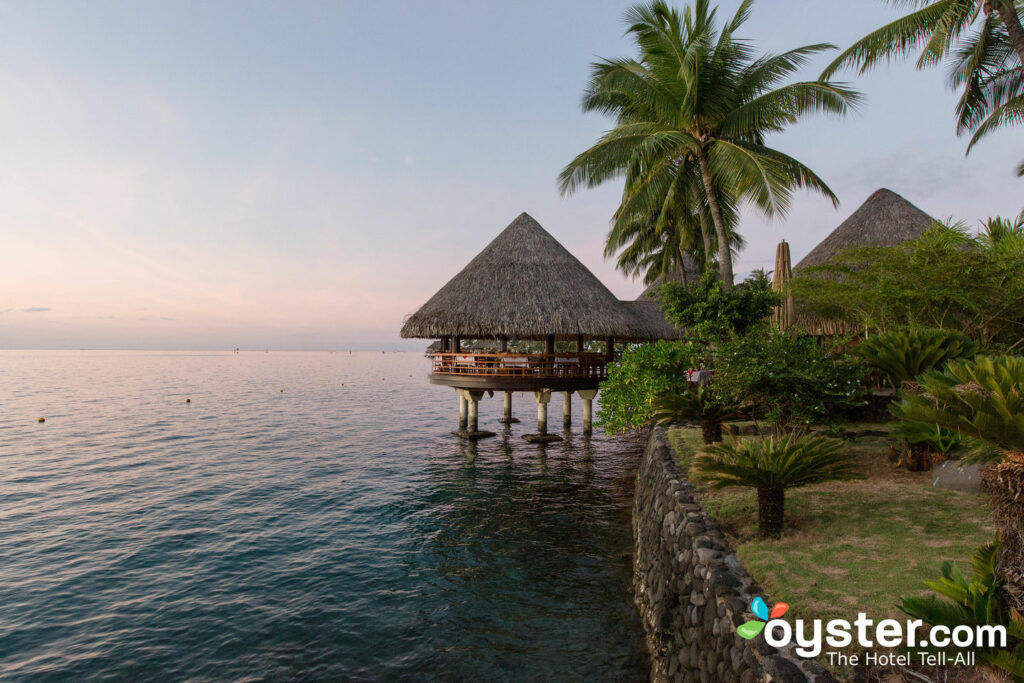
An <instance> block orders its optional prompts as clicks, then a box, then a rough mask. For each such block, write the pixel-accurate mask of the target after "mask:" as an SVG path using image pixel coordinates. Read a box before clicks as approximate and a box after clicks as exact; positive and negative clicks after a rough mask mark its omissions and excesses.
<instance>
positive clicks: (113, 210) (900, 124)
mask: <svg viewBox="0 0 1024 683" xmlns="http://www.w3.org/2000/svg"><path fill="white" fill-rule="evenodd" d="M629 4H631V3H629V2H624V1H613V0H597V1H595V0H585V1H584V0H579V1H574V2H569V1H565V2H548V1H519V2H483V1H480V0H465V1H460V2H455V1H438V2H427V1H425V0H423V1H419V2H412V1H408V2H398V1H395V2H384V1H382V2H340V1H339V2H289V3H284V2H280V3H270V2H237V3H236V2H226V1H225V2H184V1H180V0H179V1H176V2H162V3H157V2H141V3H140V2H108V1H99V2H88V3H86V2H70V1H68V2H50V1H44V0H39V1H35V0H33V1H31V2H30V1H28V0H22V1H20V2H0V92H3V97H2V98H0V138H2V140H3V153H2V154H0V206H2V207H3V210H2V212H0V235H2V239H0V245H2V247H0V348H165V349H199V348H211V349H217V348H233V347H236V346H238V347H242V348H243V349H263V348H269V349H350V348H351V349H399V348H404V349H415V348H420V347H422V346H423V342H418V341H414V342H403V341H401V340H399V339H398V330H399V327H400V325H401V322H402V319H403V317H404V316H405V315H407V314H409V313H411V312H413V311H415V310H416V308H417V307H418V306H420V305H421V304H422V303H423V302H424V301H425V300H426V299H427V298H428V297H429V296H430V295H431V294H432V293H433V292H434V291H436V290H437V289H438V288H439V287H440V286H441V285H443V284H444V283H445V282H446V281H447V280H448V279H449V278H450V277H451V276H452V275H454V274H455V273H456V272H457V271H458V270H459V269H460V268H461V267H462V266H463V265H464V264H465V263H466V262H467V261H468V260H469V259H471V258H472V257H473V256H474V255H475V254H476V253H477V252H478V251H479V250H480V249H481V248H482V247H483V246H484V245H486V244H487V242H489V241H490V240H491V239H492V238H493V237H494V236H495V235H496V234H497V233H498V232H499V231H500V230H501V229H502V228H504V227H505V225H507V224H508V223H509V222H510V221H511V220H512V219H513V218H515V216H516V215H518V214H519V213H520V212H521V211H527V212H529V213H530V214H531V215H533V216H534V217H535V218H536V219H537V220H538V221H540V223H541V224H542V225H544V226H545V227H546V228H547V229H548V230H549V231H550V232H551V233H552V234H553V235H554V236H555V237H556V238H558V239H559V240H560V241H561V242H562V243H563V244H564V245H565V246H566V247H567V248H569V249H570V251H572V252H573V253H575V254H576V255H577V257H579V258H580V259H581V260H582V261H583V262H584V263H585V264H586V265H587V266H588V267H590V268H591V269H592V270H593V271H594V272H595V273H596V274H597V275H598V276H599V277H600V278H601V279H602V280H603V281H604V282H605V283H606V284H607V285H608V286H609V287H610V288H611V289H612V291H614V292H615V293H616V294H617V295H619V296H620V297H623V298H625V297H635V296H636V295H637V293H638V292H639V291H640V290H641V289H642V285H641V284H640V283H639V282H631V281H629V280H627V279H625V278H624V277H622V276H621V275H619V274H617V273H616V272H615V270H614V268H613V265H612V264H611V263H610V262H608V261H605V260H604V259H603V258H602V255H601V252H602V241H603V238H604V235H605V232H606V230H607V227H608V219H609V217H610V215H611V213H612V212H613V211H614V208H615V206H616V204H617V199H618V196H619V193H620V190H621V187H620V186H617V185H608V186H607V187H603V188H601V189H598V190H592V191H584V192H582V193H580V194H577V195H574V196H572V197H568V198H564V197H562V196H560V195H559V193H558V190H557V187H556V176H557V174H558V172H559V171H560V170H561V168H562V167H563V166H564V165H565V164H566V162H568V161H569V160H570V159H571V158H572V157H573V156H574V155H575V154H577V153H578V152H580V151H582V150H583V149H585V148H586V147H587V146H589V145H590V144H591V143H592V142H593V141H594V139H595V138H596V137H597V136H598V135H599V134H600V133H601V132H602V131H603V130H605V129H606V128H608V127H609V125H610V124H609V121H608V120H606V119H603V118H602V117H600V116H597V115H584V114H582V113H581V112H580V107H579V101H580V94H581V91H582V88H583V87H584V85H585V83H586V79H587V73H588V64H589V62H591V61H592V60H593V59H594V58H595V57H597V56H603V57H617V56H624V55H627V54H632V48H631V46H630V43H629V41H628V39H626V38H625V37H624V36H623V25H622V23H621V17H622V14H623V11H624V10H625V8H626V7H627V6H628V5H629ZM736 4H737V3H736V1H735V0H723V2H722V3H721V6H722V12H729V13H731V12H732V11H733V10H734V8H735V6H736ZM894 16H896V15H895V13H894V11H893V10H892V9H890V8H888V7H887V6H885V5H883V3H881V2H879V1H877V0H815V1H814V2H808V1H807V0H760V2H759V3H758V5H757V6H756V7H755V12H754V16H753V18H752V20H751V21H750V22H749V23H748V24H747V26H746V29H745V31H744V35H745V37H748V38H751V39H754V40H755V41H756V43H757V45H758V46H759V47H760V48H761V49H764V50H776V51H778V50H783V49H787V48H791V47H795V46H797V45H801V44H805V43H814V42H821V41H828V42H833V43H836V44H838V45H840V46H846V45H848V44H849V43H850V42H852V41H853V40H854V39H856V38H858V37H860V36H862V35H863V34H864V33H866V32H868V31H869V30H871V29H872V28H875V27H877V26H879V25H881V24H882V23H884V22H885V21H887V20H889V19H891V18H893V17H894ZM825 61H826V60H821V61H819V62H818V63H817V64H816V65H815V67H814V68H812V69H810V70H808V71H807V72H806V76H807V77H808V78H814V77H816V76H817V73H818V70H819V69H820V67H821V66H822V65H823V64H824V62H825ZM841 77H842V78H844V79H854V78H855V75H854V74H852V73H845V74H843V75H842V76H841ZM944 80H945V74H944V72H943V71H942V70H941V69H939V70H932V71H928V72H916V71H914V70H913V67H912V65H911V64H910V63H897V64H893V65H891V66H889V67H883V68H881V69H879V70H877V71H876V72H873V73H871V74H869V75H867V76H864V77H857V78H856V80H855V83H856V86H857V87H858V88H859V89H861V90H862V91H863V92H864V93H865V95H866V97H867V102H866V104H865V106H864V107H863V110H862V111H861V112H860V113H858V114H855V115H853V116H851V117H849V118H847V119H845V120H841V121H840V120H836V119H828V118H819V119H813V120H811V121H810V122H808V123H805V124H801V125H799V126H797V127H796V128H794V129H792V130H791V131H789V132H787V133H785V134H783V135H780V136H778V137H777V139H774V140H773V141H772V142H773V143H774V144H775V145H776V146H777V147H778V148H780V149H782V150H784V151H786V152H788V153H790V154H792V155H794V156H796V157H797V158H799V159H801V160H802V161H804V162H806V163H807V164H808V165H810V166H811V167H812V168H814V169H815V170H816V171H817V172H818V173H819V174H820V175H821V176H822V177H823V178H824V179H825V180H826V182H828V183H829V184H830V185H831V187H832V188H833V190H835V192H836V193H837V194H838V195H839V197H840V199H841V200H842V205H841V206H840V208H839V210H838V211H837V210H835V209H833V207H832V205H831V204H830V203H829V202H827V201H825V200H824V199H822V198H819V197H816V196H811V195H807V194H803V195H798V197H797V200H796V202H795V203H794V206H793V210H792V212H791V213H790V215H789V216H788V218H787V219H785V220H777V221H774V222H769V221H766V220H764V219H763V218H761V217H759V216H757V215H756V214H753V213H748V214H747V217H746V219H745V221H744V223H743V226H742V231H743V233H744V235H745V236H746V238H747V241H748V247H747V249H746V251H745V252H744V253H743V254H742V255H741V257H740V259H739V262H738V267H737V269H738V271H739V272H740V273H743V272H746V271H749V270H751V269H754V268H759V267H765V268H770V267H771V266H772V264H773V263H774V249H775V244H776V243H777V242H778V241H779V239H782V238H785V239H787V240H789V241H790V243H791V244H792V250H793V256H794V258H795V259H797V260H798V259H799V258H800V257H802V256H803V255H804V254H805V253H806V252H807V251H808V250H809V249H810V248H811V247H813V246H814V245H815V244H817V242H818V241H820V240H821V239H822V238H823V237H824V236H825V235H827V234H828V232H830V231H831V230H832V229H833V228H834V227H835V226H836V225H837V224H838V223H839V222H840V221H841V220H842V219H844V218H845V217H846V216H847V215H849V214H850V213H851V212H852V211H853V210H855V209H856V208H857V207H858V206H859V204H860V203H861V202H862V201H863V200H864V199H865V198H866V197H867V196H868V195H869V194H871V192H873V191H874V190H875V189H877V188H879V187H888V188H890V189H892V190H894V191H896V192H899V193H900V194H902V195H904V196H905V197H906V198H907V199H909V200H910V201H912V202H914V203H915V204H917V205H918V206H919V207H921V208H922V209H924V210H925V211H927V212H928V213H930V214H931V215H933V216H935V217H937V218H946V217H953V218H956V219H963V220H966V221H967V222H968V223H970V224H971V225H976V224H977V221H978V219H980V218H984V217H986V216H990V215H996V214H1002V215H1011V214H1012V215H1016V214H1017V213H1018V212H1019V211H1020V209H1021V206H1022V204H1024V201H1022V200H1024V181H1022V180H1018V179H1016V178H1015V177H1014V175H1013V168H1014V166H1015V165H1016V163H1018V162H1019V161H1020V160H1021V159H1024V144H1022V143H1024V129H1020V128H1018V129H1016V130H1008V131H1006V132H1003V133H1000V134H998V135H996V136H993V137H992V138H991V139H990V140H989V141H987V142H985V143H983V144H982V145H981V146H980V147H979V148H977V149H976V150H975V151H974V152H972V154H971V156H970V157H968V158H965V157H964V149H965V146H966V142H965V140H963V139H960V138H957V137H956V135H955V127H954V120H953V116H952V108H953V105H954V101H955V97H954V95H953V94H951V93H950V92H948V91H947V90H946V88H945V84H944Z"/></svg>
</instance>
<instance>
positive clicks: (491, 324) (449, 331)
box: [402, 213, 650, 339]
mask: <svg viewBox="0 0 1024 683" xmlns="http://www.w3.org/2000/svg"><path fill="white" fill-rule="evenodd" d="M549 334H553V335H555V336H556V337H561V338H575V336H576V335H579V334H582V335H585V336H587V337H590V338H600V337H607V336H614V337H618V338H623V339H629V338H649V337H648V335H649V334H650V332H649V330H647V329H645V328H644V327H643V326H642V325H641V324H640V323H639V321H638V320H637V318H636V317H635V316H634V315H632V314H631V313H630V312H629V311H628V310H627V309H626V307H625V306H623V305H622V304H621V303H620V302H619V300H618V299H616V298H615V295H614V294H612V293H611V292H610V291H609V290H608V288H607V287H605V286H604V285H603V284H602V283H601V281H600V280H598V279H597V277H595V276H594V274H593V273H591V272H590V271H589V270H587V267H586V266H584V265H583V264H582V263H580V262H579V260H578V259H577V258H576V257H575V256H573V255H572V254H570V253H569V252H568V251H567V250H566V249H565V247H563V246H562V245H561V244H559V243H558V240H556V239H555V238H554V237H552V236H551V235H550V234H549V233H548V232H547V231H546V230H544V228H542V227H541V226H540V224H539V223H537V221H535V220H534V219H533V218H532V217H530V216H529V215H528V214H525V213H523V214H520V215H519V217H518V218H516V219H515V220H514V221H512V223H510V224H509V226H508V227H507V228H505V230H503V231H502V233H501V234H500V235H498V236H497V237H495V238H494V240H493V241H492V242H491V243H490V244H488V245H487V246H486V247H485V248H484V250H483V251H481V252H480V253H479V254H478V255H477V256H476V258H474V259H473V260H472V261H470V262H469V265H467V266H466V267H465V268H463V269H462V271H460V272H459V273H458V274H457V275H456V276H455V277H453V278H452V279H451V280H450V281H449V282H448V284H446V285H445V286H444V287H442V288H441V290H440V291H439V292H437V294H435V295H434V296H432V297H431V298H430V299H429V300H428V301H427V303H425V304H423V306H422V307H421V308H420V309H419V310H418V311H416V312H415V313H414V314H412V315H411V316H409V318H408V319H407V320H406V321H405V324H404V325H403V326H402V337H403V338H410V337H412V338H437V337H439V336H444V335H459V336H462V337H468V338H483V339H496V338H501V337H508V338H510V339H540V338H543V337H544V336H546V335H549Z"/></svg>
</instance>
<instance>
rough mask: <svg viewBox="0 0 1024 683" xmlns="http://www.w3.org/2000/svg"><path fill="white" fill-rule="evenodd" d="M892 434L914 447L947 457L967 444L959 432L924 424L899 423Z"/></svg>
mask: <svg viewBox="0 0 1024 683" xmlns="http://www.w3.org/2000/svg"><path fill="white" fill-rule="evenodd" d="M892 434H893V435H894V436H898V437H899V438H901V439H903V440H904V441H906V442H907V443H908V444H910V445H912V446H922V447H924V448H926V449H928V450H929V451H930V452H932V453H938V454H939V455H943V456H946V457H948V456H949V454H950V453H952V452H953V451H955V450H957V449H958V448H960V447H962V446H963V445H964V444H965V443H966V439H964V437H963V435H962V434H960V433H959V432H954V431H952V430H949V429H944V428H942V427H940V426H938V425H927V424H924V423H922V422H897V423H896V427H895V429H893V431H892Z"/></svg>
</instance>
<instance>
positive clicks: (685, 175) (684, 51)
mask: <svg viewBox="0 0 1024 683" xmlns="http://www.w3.org/2000/svg"><path fill="white" fill-rule="evenodd" d="M751 6H752V0H744V2H742V3H741V4H740V6H739V8H738V10H737V12H736V13H735V15H734V16H733V17H732V18H730V19H728V20H726V21H725V22H719V21H718V18H717V16H716V14H717V11H716V9H715V8H714V7H713V6H712V5H711V3H710V2H706V1H705V0H699V1H698V2H696V3H694V4H693V5H692V6H691V7H687V8H686V9H685V10H684V11H682V12H680V11H678V10H676V9H674V8H671V7H669V5H668V3H666V2H664V1H663V0H654V1H653V2H649V3H645V4H641V5H637V6H635V7H633V8H631V9H630V10H628V11H627V14H626V23H627V25H628V28H627V33H628V35H629V36H630V37H631V38H632V39H633V40H635V41H636V45H637V48H638V53H639V54H638V57H637V58H636V59H631V58H619V59H606V60H601V61H599V62H596V63H594V64H593V65H592V66H591V79H590V84H589V85H588V87H587V90H586V92H585V93H584V96H583V108H584V110H585V111H596V112H600V113H602V114H606V115H610V116H613V117H614V118H615V125H614V127H612V128H611V130H609V131H608V132H607V133H605V134H604V135H603V136H602V137H601V138H600V139H599V140H598V141H597V142H596V143H595V144H594V145H593V146H592V147H591V148H590V149H588V150H586V151H585V152H583V153H582V154H580V155H578V156H577V157H576V158H575V159H573V160H572V161H571V162H570V163H569V164H568V165H567V166H566V167H565V169H564V170H563V171H562V173H561V175H560V177H559V181H560V185H561V189H562V191H563V192H566V193H569V192H573V191H575V190H576V189H578V188H580V187H595V186H597V185H600V184H602V183H604V182H607V181H609V180H613V179H618V178H621V177H623V176H624V177H625V188H624V193H623V197H624V203H625V202H628V203H629V208H628V209H624V210H622V211H620V212H619V215H617V220H618V218H620V217H621V218H622V219H623V220H627V221H629V220H634V219H636V218H638V217H641V218H643V219H647V218H650V217H655V220H654V223H653V226H654V227H655V229H656V230H660V228H658V227H657V226H659V225H661V226H665V225H667V224H668V223H670V222H672V221H676V227H677V228H678V229H679V230H682V231H683V232H685V233H687V235H688V238H687V239H686V240H685V242H686V243H687V244H694V243H696V239H694V238H695V237H696V236H695V235H694V234H693V233H695V232H696V231H697V230H700V232H701V237H702V238H703V239H702V241H703V242H704V243H705V245H707V246H705V247H704V249H705V252H707V251H708V250H710V248H713V249H714V250H715V252H716V254H717V258H718V267H719V272H720V275H721V279H722V281H723V282H725V283H726V286H727V287H729V286H732V284H733V282H732V281H733V277H732V253H731V247H732V246H733V243H734V240H733V237H732V236H731V235H730V232H734V230H733V228H734V226H735V221H733V220H731V219H730V215H729V214H730V213H732V215H733V216H735V215H736V213H735V209H736V207H737V206H738V205H739V204H741V203H743V202H745V201H749V202H750V203H752V204H753V205H755V206H756V207H757V208H759V209H760V210H761V211H762V212H763V213H765V214H766V215H769V216H774V215H782V214H785V212H786V211H787V210H788V208H789V203H790V201H791V198H792V196H793V192H794V191H795V190H798V189H809V190H812V191H816V192H819V193H821V194H823V195H824V196H826V197H828V198H829V199H831V200H832V201H833V202H836V201H837V200H836V197H835V195H834V194H833V192H832V191H831V190H830V189H829V188H828V186H827V185H826V184H825V183H824V181H822V180H821V179H820V178H819V177H818V176H817V175H816V174H815V173H814V172H813V171H812V170H811V169H809V168H808V167H806V166H804V165H803V164H801V163H800V162H799V161H797V160H796V159H794V158H792V157H790V156H787V155H786V154H783V153H782V152H780V151H778V150H777V149H773V148H772V147H769V146H768V144H767V141H766V138H767V136H768V135H770V134H772V133H777V132H781V131H783V130H785V129H786V128H788V127H789V126H791V125H792V124H794V123H796V122H797V121H799V120H800V119H801V118H804V117H806V116H807V115H810V114H816V113H834V114H843V113H845V112H846V111H847V110H848V109H850V108H851V107H852V106H855V105H856V103H857V101H858V99H859V96H858V95H857V93H855V92H854V91H852V90H850V89H849V88H846V87H845V86H843V85H841V84H838V83H830V82H828V81H826V80H810V81H803V82H788V81H790V78H791V77H792V76H793V74H795V73H796V72H797V71H798V70H799V69H800V68H801V67H802V66H804V65H805V64H806V63H807V62H808V61H809V60H810V59H812V58H813V57H814V56H815V55H817V54H819V53H821V52H824V51H826V50H829V49H832V46H831V45H827V44H818V45H806V46H803V47H799V48H796V49H793V50H789V51H787V52H783V53H781V54H767V55H763V56H757V55H756V53H755V52H754V50H753V48H752V46H751V44H750V42H749V41H746V40H743V39H741V38H740V37H738V36H737V33H738V31H739V30H740V29H741V28H742V26H743V24H744V23H745V22H746V20H747V19H748V18H749V16H750V11H751ZM695 199H696V201H694V200H695ZM712 226H713V234H714V238H715V243H714V245H713V247H711V239H710V238H711V234H709V233H710V232H711V229H712ZM705 255H706V256H708V255H709V254H707V253H705ZM706 260H710V259H706Z"/></svg>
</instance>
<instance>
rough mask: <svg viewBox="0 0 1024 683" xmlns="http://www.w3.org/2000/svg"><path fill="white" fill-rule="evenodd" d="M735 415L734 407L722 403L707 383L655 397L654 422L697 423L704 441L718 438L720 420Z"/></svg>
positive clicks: (720, 433) (714, 441)
mask: <svg viewBox="0 0 1024 683" xmlns="http://www.w3.org/2000/svg"><path fill="white" fill-rule="evenodd" d="M735 415H736V407H735V406H731V405H728V404H726V403H725V402H723V401H722V400H721V399H720V398H719V397H718V396H716V395H715V393H714V390H713V389H712V388H711V387H709V386H698V387H696V388H689V389H687V390H686V391H684V392H682V393H680V394H672V395H669V396H664V397H662V398H660V399H658V400H657V401H656V403H655V406H654V423H655V424H659V425H662V424H671V423H673V422H680V421H682V420H697V421H698V422H700V428H701V435H702V436H703V437H704V443H705V444H713V443H717V442H719V441H721V440H722V421H723V420H728V419H729V418H730V417H734V416H735Z"/></svg>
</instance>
